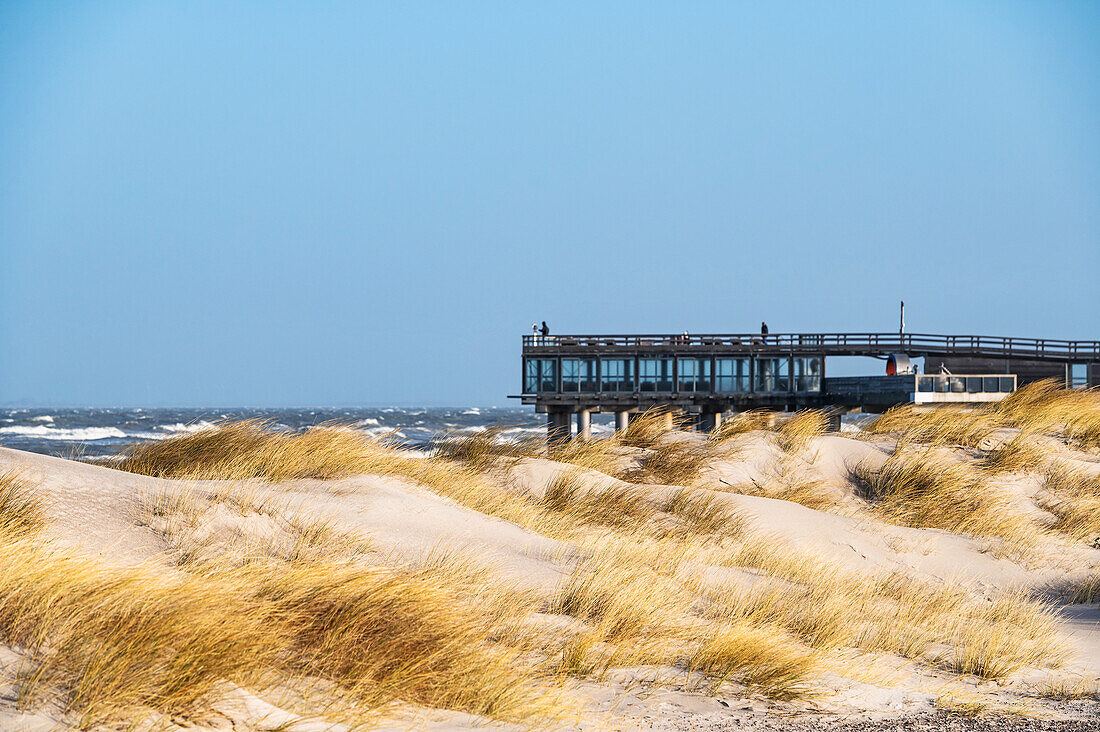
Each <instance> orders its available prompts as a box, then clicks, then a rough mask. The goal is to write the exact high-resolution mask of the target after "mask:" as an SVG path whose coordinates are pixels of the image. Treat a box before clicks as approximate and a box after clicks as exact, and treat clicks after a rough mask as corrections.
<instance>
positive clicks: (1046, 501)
mask: <svg viewBox="0 0 1100 732" xmlns="http://www.w3.org/2000/svg"><path fill="white" fill-rule="evenodd" d="M1046 490H1047V493H1048V495H1047V496H1045V497H1042V498H1041V499H1040V502H1041V504H1042V506H1043V508H1045V509H1046V510H1048V511H1050V512H1051V513H1053V514H1054V515H1055V516H1056V517H1057V523H1056V524H1055V525H1054V528H1055V529H1057V530H1059V531H1061V532H1063V533H1065V534H1068V535H1069V536H1072V537H1073V538H1075V539H1081V540H1085V541H1089V542H1094V543H1096V544H1097V545H1100V475H1096V474H1093V473H1090V472H1088V471H1087V470H1085V469H1084V468H1073V467H1069V466H1066V465H1065V464H1062V465H1058V466H1055V467H1053V468H1051V469H1050V470H1049V471H1048V472H1047V476H1046Z"/></svg>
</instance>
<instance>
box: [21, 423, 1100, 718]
mask: <svg viewBox="0 0 1100 732" xmlns="http://www.w3.org/2000/svg"><path fill="white" fill-rule="evenodd" d="M807 454H808V455H809V456H810V457H809V458H807V466H806V469H807V470H809V471H811V472H813V473H814V474H816V475H817V476H819V477H821V478H822V479H823V480H826V481H828V482H830V484H832V485H834V486H836V488H837V490H838V491H841V492H848V493H849V494H850V493H851V491H853V490H854V487H853V486H851V485H850V483H849V478H848V476H849V473H850V469H851V467H852V466H853V465H855V464H857V463H859V462H861V461H881V460H885V458H886V455H887V451H886V450H885V449H884V447H883V446H881V445H876V444H874V443H869V442H862V441H858V440H852V439H847V438H844V437H838V436H828V437H822V438H817V439H816V440H815V441H814V442H813V444H812V445H811V447H810V449H809V450H808V451H807ZM776 457H777V455H776V448H775V446H774V444H772V442H770V441H769V439H768V438H767V437H765V436H762V435H761V434H759V433H754V434H752V435H749V436H746V437H745V439H744V440H742V441H741V443H740V444H738V445H735V446H733V447H732V449H731V451H730V456H729V459H726V460H720V461H717V462H715V463H714V464H712V465H711V466H710V470H711V475H712V477H720V478H721V479H722V480H723V481H725V482H727V483H730V484H733V485H737V484H741V483H744V482H745V480H751V479H755V480H762V479H763V478H764V476H765V474H766V473H767V471H768V470H769V469H770V466H772V465H774V463H775V460H776ZM1087 464H1088V465H1089V467H1090V469H1092V466H1094V465H1095V464H1094V463H1087ZM8 469H15V470H18V471H21V472H22V473H23V474H24V475H25V476H26V478H27V479H28V480H30V481H31V482H33V483H35V484H36V485H38V486H39V490H40V491H41V492H42V494H43V495H44V497H45V498H46V501H47V504H48V506H49V514H50V518H51V523H50V524H49V526H48V527H47V529H46V531H47V533H48V535H49V536H50V537H52V538H53V539H55V540H56V541H57V542H59V543H60V544H63V545H66V546H69V547H73V548H77V549H79V550H81V551H85V552H88V553H92V554H96V555H98V556H100V557H101V558H102V559H103V560H104V561H107V562H110V563H114V564H120V565H131V564H135V563H139V562H146V563H153V564H158V565H161V566H164V567H165V568H168V567H170V566H171V564H172V559H171V556H170V552H169V549H170V548H169V546H168V545H167V544H166V543H165V541H164V540H163V538H161V536H160V535H159V534H158V533H157V532H155V531H154V530H152V529H150V528H149V527H147V526H143V525H141V522H140V520H139V518H138V514H139V512H138V511H137V509H136V507H137V506H138V505H139V503H140V502H141V501H142V500H145V499H147V498H148V497H151V496H154V495H157V494H159V493H164V492H169V493H171V492H176V493H186V492H189V493H191V494H193V495H204V494H209V493H210V492H212V491H216V490H217V488H218V486H219V483H220V482H219V481H189V482H184V481H168V480H159V479H155V478H148V477H144V476H139V475H132V474H128V473H122V472H119V471H115V470H111V469H109V468H105V467H100V466H95V465H89V464H84V463H78V462H73V461H68V460H63V459H59V458H53V457H47V456H42V455H37V454H30V453H22V452H18V451H14V450H10V449H2V448H0V472H2V471H5V470H8ZM566 469H571V468H567V467H566V466H563V465H561V464H559V463H554V462H552V461H549V460H543V459H528V460H523V461H521V462H519V463H518V464H517V465H516V466H514V467H513V468H512V469H511V471H510V472H509V473H508V475H507V476H506V478H505V479H503V480H502V481H501V490H513V491H520V492H524V493H528V494H531V495H535V496H538V495H541V494H542V493H543V492H545V490H546V486H547V485H548V484H549V482H550V481H552V480H553V479H554V478H555V477H556V476H557V475H559V474H560V473H561V472H562V471H563V470H566ZM1097 469H1098V470H1100V466H1097ZM583 476H584V480H585V482H586V484H587V485H588V486H589V487H590V489H592V490H600V489H601V487H604V486H608V485H616V484H618V481H616V480H615V479H613V478H610V477H608V476H606V475H603V474H601V473H597V472H595V471H587V472H585V473H583ZM255 490H256V491H257V493H258V494H260V495H263V496H273V497H278V499H279V500H281V501H283V502H285V505H286V507H287V510H288V511H292V512H293V511H302V512H308V513H309V514H311V515H314V516H317V517H319V518H322V519H324V520H326V521H330V522H332V524H333V525H334V526H337V527H338V528H340V529H341V530H343V531H346V532H350V533H353V534H355V535H357V536H361V537H362V538H364V539H366V540H368V541H369V542H370V546H371V547H372V549H373V550H374V551H375V552H376V553H378V554H379V555H380V556H382V557H384V558H385V559H386V560H387V561H392V562H398V563H416V562H418V561H420V560H422V559H424V558H425V557H426V556H428V555H430V554H431V553H432V552H438V551H454V552H461V553H464V554H466V555H468V556H469V557H470V559H471V561H473V562H475V563H477V564H479V565H482V566H487V567H490V568H491V569H492V570H493V571H494V572H496V573H497V574H498V576H499V577H500V578H501V579H503V580H505V581H507V582H509V583H512V584H515V585H516V586H519V587H523V588H525V589H529V590H533V591H535V592H538V593H539V594H541V595H543V596H549V595H550V594H551V593H552V592H553V591H554V590H555V588H557V587H558V586H559V585H560V583H561V582H562V580H563V578H564V577H565V576H566V575H567V574H568V573H569V572H570V571H571V568H572V565H573V558H574V557H575V555H576V551H575V550H574V549H573V548H571V547H568V546H564V545H562V544H561V543H560V542H558V541H555V540H553V539H550V538H548V537H545V536H541V535H539V534H537V533H534V532H532V531H529V530H527V529H524V528H522V527H520V526H518V525H515V524H512V523H509V522H507V521H503V520H500V519H497V518H493V517H490V516H485V515H483V514H480V513H478V512H475V511H472V510H470V509H467V508H465V507H463V506H460V505H458V504H457V503H455V502H454V501H452V500H450V499H448V498H444V497H441V496H439V495H437V494H435V493H433V492H431V491H429V490H427V489H425V488H423V487H420V486H417V485H415V484H412V483H411V482H409V481H406V480H401V479H396V478H387V477H380V476H357V477H354V478H347V479H343V480H338V481H316V480H303V481H294V482H290V483H283V484H279V485H267V484H262V483H257V484H256V485H255ZM640 490H644V491H646V492H649V493H650V494H651V495H652V496H653V497H654V499H655V500H660V499H661V498H664V497H667V496H668V495H670V494H671V492H672V491H675V490H679V489H677V488H675V487H671V486H644V487H642V488H641V489H640ZM1026 493H1027V488H1026V487H1024V488H1021V495H1024V494H1026ZM716 495H717V496H719V497H720V499H721V500H723V501H726V502H728V503H729V504H730V505H731V506H733V507H735V508H736V509H738V511H740V512H741V513H742V514H743V515H745V516H746V517H747V519H748V522H749V524H750V528H751V529H752V530H753V531H755V532H758V533H762V534H765V535H768V536H771V537H774V539H775V541H776V542H780V543H783V544H786V545H790V546H791V547H794V548H797V549H799V550H801V551H808V552H812V553H814V554H818V555H821V556H823V557H825V558H827V559H829V560H832V561H834V562H837V563H839V564H841V565H842V566H844V567H847V568H849V569H851V570H856V571H861V572H883V571H888V572H901V573H903V574H906V575H909V576H912V577H917V578H921V579H926V580H934V581H945V582H957V583H964V584H967V585H970V586H972V587H975V588H1000V589H1004V588H1007V587H1012V586H1020V587H1029V588H1047V587H1054V586H1057V585H1058V584H1059V583H1063V582H1065V581H1068V580H1070V579H1073V578H1075V577H1078V576H1080V575H1082V573H1083V568H1085V567H1088V566H1091V565H1096V564H1100V552H1097V551H1095V550H1090V549H1087V548H1085V547H1083V546H1080V547H1076V548H1074V549H1072V550H1068V549H1067V550H1064V552H1063V554H1062V556H1061V557H1060V560H1061V562H1060V564H1061V566H1054V565H1052V564H1047V565H1045V566H1037V567H1025V566H1022V565H1020V564H1017V563H1014V562H1013V561H1011V560H1009V559H1008V558H1005V557H998V556H996V555H994V554H993V553H992V552H991V551H990V546H989V542H987V541H983V540H977V539H974V538H970V537H964V536H957V535H953V534H950V533H947V532H944V531H938V530H928V529H910V528H903V527H897V526H891V525H887V524H884V523H881V522H879V521H874V520H871V519H867V518H858V517H852V516H846V515H840V514H837V513H824V512H821V511H815V510H812V509H809V508H806V507H803V506H801V505H798V504H795V503H791V502H788V501H779V500H774V499H769V498H762V497H755V496H745V495H739V494H735V493H727V492H719V493H716ZM249 520H250V519H249V518H248V517H244V516H236V517H234V518H231V517H228V516H227V517H224V522H225V523H224V525H217V526H213V527H212V528H209V530H210V531H219V530H224V531H250V530H257V531H259V530H261V528H259V526H260V525H259V524H256V525H252V524H249V523H248V521H249ZM215 523H216V522H215ZM725 571H726V574H724V575H723V577H725V578H726V579H728V577H729V574H728V572H729V570H728V569H727V570H725ZM1063 614H1064V617H1065V621H1064V626H1065V629H1066V631H1067V633H1068V635H1069V637H1070V638H1071V640H1072V642H1073V644H1074V645H1075V646H1076V648H1077V650H1078V654H1077V659H1076V660H1075V661H1074V662H1073V664H1072V665H1071V668H1070V670H1071V671H1072V672H1073V673H1076V674H1081V675H1083V676H1084V677H1092V678H1097V677H1100V630H1098V626H1097V624H1098V622H1100V614H1098V612H1097V610H1096V608H1084V607H1067V608H1065V609H1064V610H1063ZM17 662H18V656H17V655H16V654H14V653H13V652H12V651H11V650H10V649H0V665H3V666H6V667H10V666H11V665H12V664H14V663H17ZM877 663H878V666H867V665H866V664H865V663H863V662H861V664H856V665H854V666H853V668H852V670H851V673H845V674H842V675H836V674H834V675H833V676H830V677H827V678H826V679H825V680H824V683H825V684H826V686H827V687H828V691H829V694H828V695H827V696H825V697H822V698H821V699H819V701H818V702H817V703H816V704H814V705H812V706H810V705H807V704H806V703H801V704H788V705H775V704H769V703H766V702H762V701H759V700H754V699H751V698H746V697H744V696H738V692H737V689H736V687H732V688H731V690H730V692H729V693H728V694H726V695H725V696H724V697H723V696H718V697H711V696H707V695H703V694H699V693H696V692H693V691H690V690H688V689H686V688H684V687H683V685H682V680H681V681H677V680H676V679H677V674H676V673H674V671H673V670H672V669H660V668H656V669H637V670H634V672H631V671H629V670H620V671H617V672H615V674H613V675H612V677H611V678H609V679H607V680H605V681H604V682H603V683H595V682H578V683H577V684H576V690H577V691H578V693H580V694H581V695H582V696H583V697H584V698H586V699H587V702H586V705H585V708H584V711H583V713H582V716H581V717H580V718H579V719H578V720H577V723H578V726H580V727H584V728H589V729H596V728H606V727H609V726H610V727H612V728H622V729H632V728H643V727H653V728H660V729H688V728H715V729H717V728H719V727H718V726H713V725H721V724H725V723H736V722H738V721H741V722H745V723H748V722H749V721H751V720H758V719H759V718H760V717H761V715H762V714H763V713H764V711H765V710H766V709H769V708H770V709H772V710H775V709H780V710H782V711H785V712H787V713H806V712H808V711H812V710H816V711H819V712H820V711H824V712H829V713H836V714H856V713H859V714H865V713H869V712H874V713H885V714H898V713H903V712H918V711H928V710H929V709H930V708H931V705H932V703H933V701H934V700H935V699H936V697H937V696H939V695H941V694H942V693H943V689H944V688H945V687H950V686H951V685H955V686H959V685H962V686H966V685H968V684H969V685H970V686H971V687H973V688H972V689H964V690H966V691H973V690H976V689H978V687H979V686H980V687H981V688H982V689H984V690H985V691H987V692H993V693H999V692H997V689H996V688H994V687H995V686H996V685H993V684H991V683H984V684H981V685H979V684H977V682H968V681H965V680H964V681H959V679H958V678H957V677H955V678H949V677H948V676H947V675H946V674H944V673H941V672H935V671H931V670H929V669H923V670H921V669H916V668H914V667H913V666H912V664H907V663H905V662H904V661H902V660H901V659H891V658H883V659H880V660H879V661H878V662H877ZM1040 676H1041V675H1040ZM653 681H655V682H656V683H650V682H653ZM1012 693H1013V692H1011V691H1010V690H1006V691H1004V694H1005V695H1006V698H1008V697H1010V696H1011V694H1012ZM230 697H231V700H230V701H227V702H226V704H227V705H228V707H227V709H225V710H223V716H224V718H225V719H226V720H227V724H233V723H236V724H239V725H241V726H244V727H248V728H256V729H263V728H273V727H275V726H277V725H278V724H281V723H284V722H286V721H288V720H289V719H290V717H288V716H287V715H288V714H289V712H284V711H283V710H280V709H279V708H278V707H276V706H272V705H271V704H269V702H267V701H264V700H261V699H257V698H256V697H252V696H251V695H249V694H248V693H247V692H245V691H243V690H238V691H236V692H234V694H231V695H230ZM232 699H236V702H232ZM12 701H13V699H12V694H11V690H10V687H8V688H4V689H3V690H0V726H2V727H3V728H4V729H27V730H37V729H47V728H50V727H51V726H52V725H53V724H55V723H56V722H57V718H56V717H55V716H53V715H51V714H50V711H49V710H43V711H40V712H35V713H32V714H19V713H17V712H16V711H15V710H14V708H13V706H12ZM234 704H235V705H236V706H234ZM229 707H232V708H229ZM1052 708H1053V707H1052ZM410 714H411V713H410ZM425 715H427V716H425ZM484 722H485V720H474V719H469V718H465V717H463V716H462V715H455V714H451V713H438V714H437V713H433V712H424V713H422V714H421V715H420V716H415V715H413V716H406V717H403V718H401V719H399V720H396V721H395V724H396V725H397V726H398V727H400V726H405V727H409V726H412V727H416V728H431V729H446V728H456V729H458V728H466V727H469V726H470V725H476V724H482V723H484ZM318 724H320V727H317V726H314V727H309V726H301V727H295V729H310V728H321V727H323V726H324V725H323V724H321V723H318ZM433 725H434V726H433ZM707 725H711V726H707Z"/></svg>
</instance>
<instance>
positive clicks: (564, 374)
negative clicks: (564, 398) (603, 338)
mask: <svg viewBox="0 0 1100 732" xmlns="http://www.w3.org/2000/svg"><path fill="white" fill-rule="evenodd" d="M561 390H562V391H568V392H583V393H591V392H594V391H596V360H595V359H593V358H563V359H562V360H561Z"/></svg>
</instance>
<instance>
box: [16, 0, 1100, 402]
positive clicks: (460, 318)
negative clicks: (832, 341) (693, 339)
mask: <svg viewBox="0 0 1100 732" xmlns="http://www.w3.org/2000/svg"><path fill="white" fill-rule="evenodd" d="M1098 272H1100V3H1093V2H1078V3H1069V2H1049V1H1044V2H961V1H956V2H922V3H907V4H903V3H881V2H864V3H843V2H838V3H810V2H806V3H785V2H776V3H771V2H769V3H736V2H720V3H717V2H716V3H695V2H687V3H683V2H676V3H664V4H658V3H590V2H586V3H544V2H543V3H495V4H494V3H442V2H436V3H417V2H394V3H387V4H383V3H366V2H347V3H328V2H311V3H279V2H230V3H226V2H199V1H194V0H192V1H188V2H148V3H116V2H106V1H104V2H97V3H51V2H48V1H46V2H24V3H16V2H9V3H3V4H0V402H9V403H12V402H20V403H30V404H42V405H55V404H67V405H180V406H189V405H266V406H278V405H370V404H425V405H452V404H506V403H507V400H506V399H505V396H506V395H507V394H509V393H515V390H516V388H517V387H518V382H519V359H518V349H519V336H520V335H521V334H522V333H524V332H526V331H527V330H528V329H529V327H530V324H531V322H532V321H534V320H542V319H546V320H547V321H549V323H550V325H551V327H552V328H553V329H554V330H555V331H558V332H638V331H643V332H644V331H649V332H654V331H675V332H678V331H682V330H689V331H692V332H697V333H701V332H736V331H746V330H754V329H755V328H757V327H758V325H759V322H760V321H761V320H762V319H766V320H767V321H768V324H769V326H770V328H771V331H772V332H773V333H776V332H786V331H793V330H803V331H814V330H827V331H836V330H859V331H866V330H893V329H895V328H896V323H897V301H898V300H899V299H902V298H904V299H905V300H906V303H907V309H908V321H909V326H910V329H911V330H914V331H923V332H957V333H982V334H990V335H1001V334H1005V335H1021V336H1046V337H1052V338H1053V337H1066V338H1090V339H1092V338H1100V328H1098V317H1097V314H1098V312H1100V294H1098V292H1097V286H1096V283H1097V280H1098V279H1100V278H1098Z"/></svg>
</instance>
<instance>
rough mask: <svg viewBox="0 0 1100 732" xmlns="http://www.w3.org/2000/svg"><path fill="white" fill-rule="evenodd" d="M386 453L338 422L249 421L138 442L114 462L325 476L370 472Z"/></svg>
mask: <svg viewBox="0 0 1100 732" xmlns="http://www.w3.org/2000/svg"><path fill="white" fill-rule="evenodd" d="M386 457H387V454H386V451H385V449H384V448H383V447H382V446H381V445H380V444H379V443H378V442H377V441H376V440H372V439H370V438H368V437H367V436H366V435H364V434H363V433H361V432H356V431H355V430H351V429H348V428H346V427H342V426H340V425H321V426H318V427H313V428H311V429H309V430H306V431H305V432H299V433H286V432H275V431H272V430H270V429H269V425H267V424H266V423H264V422H260V421H257V420H245V421H240V422H224V423H221V424H219V425H217V426H216V427H215V428H213V429H208V430H201V431H198V432H193V433H189V434H185V435H179V436H176V437H172V438H171V439H168V440H161V441H159V442H147V443H141V444H138V445H135V446H133V447H131V448H130V449H129V450H127V451H126V452H125V453H124V454H123V456H122V459H120V460H119V461H118V462H117V463H114V464H113V465H112V466H111V467H114V468H118V469H119V470H127V471H129V472H132V473H142V474H144V475H152V476H155V477H158V478H198V479H202V478H211V479H225V480H247V479H251V478H261V479H266V480H292V479H296V478H317V479H322V480H324V479H331V478H339V477H343V476H346V475H354V474H356V473H366V472H371V470H373V469H374V468H375V467H377V464H378V462H379V460H380V459H385V458H386Z"/></svg>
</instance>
